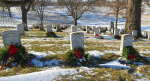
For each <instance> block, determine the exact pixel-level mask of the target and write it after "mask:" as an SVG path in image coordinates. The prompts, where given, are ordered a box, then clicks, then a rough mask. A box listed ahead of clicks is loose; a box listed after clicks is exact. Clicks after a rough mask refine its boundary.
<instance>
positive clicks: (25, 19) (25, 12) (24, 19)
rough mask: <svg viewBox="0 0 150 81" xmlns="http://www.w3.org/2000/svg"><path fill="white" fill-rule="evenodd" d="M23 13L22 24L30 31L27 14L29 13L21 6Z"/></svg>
mask: <svg viewBox="0 0 150 81" xmlns="http://www.w3.org/2000/svg"><path fill="white" fill-rule="evenodd" d="M21 11H22V23H24V24H25V28H24V29H25V30H26V31H28V23H27V13H28V11H27V10H26V8H25V6H21Z"/></svg>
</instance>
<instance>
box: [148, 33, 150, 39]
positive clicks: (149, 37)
mask: <svg viewBox="0 0 150 81" xmlns="http://www.w3.org/2000/svg"><path fill="white" fill-rule="evenodd" d="M148 40H150V32H148Z"/></svg>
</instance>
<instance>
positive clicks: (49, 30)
mask: <svg viewBox="0 0 150 81" xmlns="http://www.w3.org/2000/svg"><path fill="white" fill-rule="evenodd" d="M46 32H47V33H48V32H53V30H52V26H50V25H47V26H46Z"/></svg>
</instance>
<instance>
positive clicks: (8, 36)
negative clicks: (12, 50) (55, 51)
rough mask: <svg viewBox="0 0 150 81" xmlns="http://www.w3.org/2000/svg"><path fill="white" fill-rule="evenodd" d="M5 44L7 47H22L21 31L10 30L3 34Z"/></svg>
mask: <svg viewBox="0 0 150 81" xmlns="http://www.w3.org/2000/svg"><path fill="white" fill-rule="evenodd" d="M2 37H3V43H4V45H5V46H8V45H21V40H20V39H21V36H20V33H19V31H17V30H10V31H5V32H3V33H2Z"/></svg>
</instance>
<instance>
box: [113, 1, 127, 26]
mask: <svg viewBox="0 0 150 81" xmlns="http://www.w3.org/2000/svg"><path fill="white" fill-rule="evenodd" d="M110 7H111V8H112V9H113V11H114V14H115V18H116V19H115V29H117V28H118V19H119V14H121V11H122V10H124V9H126V0H115V1H113V2H112V6H110Z"/></svg>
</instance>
